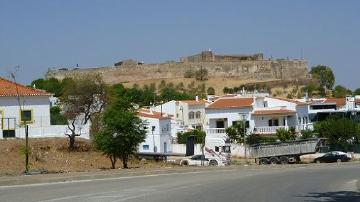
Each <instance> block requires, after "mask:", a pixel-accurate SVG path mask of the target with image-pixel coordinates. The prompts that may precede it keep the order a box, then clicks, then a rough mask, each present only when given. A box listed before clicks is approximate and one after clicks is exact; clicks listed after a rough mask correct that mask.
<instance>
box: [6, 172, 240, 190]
mask: <svg viewBox="0 0 360 202" xmlns="http://www.w3.org/2000/svg"><path fill="white" fill-rule="evenodd" d="M236 170H237V169H226V170H205V171H191V172H177V173H163V174H149V175H136V176H127V177H111V178H99V179H82V180H69V181H62V182H45V183H34V184H23V185H5V186H0V189H8V188H20V187H35V186H45V185H56V184H70V183H81V182H96V181H108V180H120V179H136V178H148V177H159V176H170V175H189V174H198V173H213V172H218V173H219V172H220V173H221V172H231V171H236Z"/></svg>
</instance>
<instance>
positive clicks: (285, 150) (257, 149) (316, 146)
mask: <svg viewBox="0 0 360 202" xmlns="http://www.w3.org/2000/svg"><path fill="white" fill-rule="evenodd" d="M323 147H326V143H325V139H324V138H310V139H304V140H294V141H288V142H277V143H267V144H255V145H252V146H251V154H252V156H253V157H254V158H255V162H256V163H258V164H260V165H263V164H280V163H281V164H288V163H298V162H300V156H301V155H305V154H314V153H316V152H318V151H320V149H321V148H323Z"/></svg>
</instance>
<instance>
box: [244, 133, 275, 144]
mask: <svg viewBox="0 0 360 202" xmlns="http://www.w3.org/2000/svg"><path fill="white" fill-rule="evenodd" d="M276 140H277V138H275V137H264V136H261V135H259V134H251V135H248V136H247V138H246V142H247V143H248V144H259V143H274V142H276Z"/></svg>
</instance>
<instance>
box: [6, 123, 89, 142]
mask: <svg viewBox="0 0 360 202" xmlns="http://www.w3.org/2000/svg"><path fill="white" fill-rule="evenodd" d="M77 128H78V130H77V134H80V137H81V138H84V139H90V124H87V125H85V126H82V127H77ZM70 133H71V132H70V130H69V129H68V128H67V125H51V126H42V127H29V137H30V138H45V137H67V136H66V134H70ZM15 137H16V138H25V128H24V127H18V128H16V129H15ZM2 138H3V132H2V130H0V139H2Z"/></svg>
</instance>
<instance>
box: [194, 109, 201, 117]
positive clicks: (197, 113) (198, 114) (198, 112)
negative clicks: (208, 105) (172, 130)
mask: <svg viewBox="0 0 360 202" xmlns="http://www.w3.org/2000/svg"><path fill="white" fill-rule="evenodd" d="M195 117H196V118H197V119H199V118H200V117H201V112H200V111H197V112H196V114H195Z"/></svg>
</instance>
